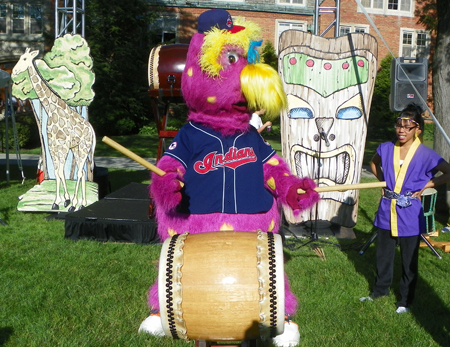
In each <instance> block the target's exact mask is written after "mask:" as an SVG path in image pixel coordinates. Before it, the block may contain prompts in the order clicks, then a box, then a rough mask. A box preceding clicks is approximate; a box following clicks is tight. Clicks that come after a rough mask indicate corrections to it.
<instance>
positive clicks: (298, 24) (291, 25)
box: [274, 19, 308, 54]
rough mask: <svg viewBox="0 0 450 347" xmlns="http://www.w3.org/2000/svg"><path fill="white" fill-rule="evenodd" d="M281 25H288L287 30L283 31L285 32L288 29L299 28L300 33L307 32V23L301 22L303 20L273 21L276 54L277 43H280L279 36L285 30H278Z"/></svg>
mask: <svg viewBox="0 0 450 347" xmlns="http://www.w3.org/2000/svg"><path fill="white" fill-rule="evenodd" d="M282 24H288V25H289V29H285V30H290V29H298V30H300V29H299V27H301V28H302V29H301V31H308V22H307V21H303V20H285V19H277V20H276V21H275V39H274V41H275V51H276V52H277V54H278V53H279V52H278V42H279V41H280V36H281V34H282V33H283V31H285V30H280V25H282Z"/></svg>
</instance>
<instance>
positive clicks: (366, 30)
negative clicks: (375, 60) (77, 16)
mask: <svg viewBox="0 0 450 347" xmlns="http://www.w3.org/2000/svg"><path fill="white" fill-rule="evenodd" d="M342 28H349V29H350V33H356V30H364V33H365V34H368V33H369V29H370V26H369V25H364V24H346V23H344V24H342V23H340V24H339V35H340V36H341V29H342ZM358 32H361V31H358Z"/></svg>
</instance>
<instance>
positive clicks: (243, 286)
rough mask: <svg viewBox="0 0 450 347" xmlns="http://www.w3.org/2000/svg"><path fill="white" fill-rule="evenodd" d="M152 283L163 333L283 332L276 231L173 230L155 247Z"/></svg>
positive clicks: (239, 335)
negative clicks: (156, 256)
mask: <svg viewBox="0 0 450 347" xmlns="http://www.w3.org/2000/svg"><path fill="white" fill-rule="evenodd" d="M158 286H159V289H158V290H159V305H160V310H161V320H162V322H163V329H164V332H165V334H166V335H167V336H172V337H174V338H180V339H185V340H188V339H193V340H206V341H240V340H245V339H255V338H258V337H260V336H263V337H269V336H276V335H279V334H281V333H282V332H283V329H284V265H283V246H282V242H281V237H280V236H279V235H277V234H273V233H262V232H229V231H227V232H211V233H203V234H195V235H190V234H184V235H176V236H173V237H172V238H169V239H167V240H166V241H165V242H164V244H163V248H162V250H161V258H160V268H159V283H158Z"/></svg>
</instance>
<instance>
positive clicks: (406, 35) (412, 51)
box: [399, 29, 430, 58]
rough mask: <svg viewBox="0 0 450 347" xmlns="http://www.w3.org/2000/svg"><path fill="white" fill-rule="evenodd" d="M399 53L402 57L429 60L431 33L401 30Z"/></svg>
mask: <svg viewBox="0 0 450 347" xmlns="http://www.w3.org/2000/svg"><path fill="white" fill-rule="evenodd" d="M399 53H400V55H401V56H402V57H412V58H428V55H429V53H430V35H429V33H428V32H426V31H424V30H414V29H401V34H400V50H399Z"/></svg>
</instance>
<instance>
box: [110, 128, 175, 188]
mask: <svg viewBox="0 0 450 347" xmlns="http://www.w3.org/2000/svg"><path fill="white" fill-rule="evenodd" d="M102 141H103V142H104V143H106V144H107V145H109V146H111V147H112V148H114V149H117V150H118V151H119V152H120V153H122V154H125V155H126V156H127V157H129V158H131V159H133V160H134V161H135V162H137V163H139V164H141V165H142V166H144V167H145V168H147V169H149V170H150V171H151V172H154V173H155V174H157V175H158V176H164V175H165V174H166V172H165V171H163V170H161V169H160V168H159V167H157V166H155V165H153V164H152V163H149V162H148V161H147V160H145V159H144V158H142V157H140V156H138V155H137V154H136V153H133V152H132V151H130V150H129V149H127V148H125V147H124V146H122V145H121V144H118V143H117V142H116V141H114V140H112V139H110V138H109V137H107V136H103V138H102ZM179 182H180V186H182V187H183V186H184V183H183V182H181V181H179Z"/></svg>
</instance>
